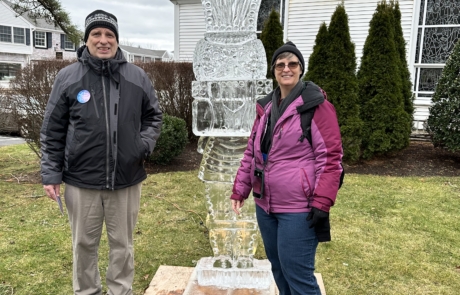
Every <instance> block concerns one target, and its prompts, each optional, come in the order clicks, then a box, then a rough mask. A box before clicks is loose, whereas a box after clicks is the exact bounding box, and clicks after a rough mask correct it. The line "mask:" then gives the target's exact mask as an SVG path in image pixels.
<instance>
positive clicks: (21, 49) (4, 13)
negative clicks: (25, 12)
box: [0, 1, 32, 54]
mask: <svg viewBox="0 0 460 295" xmlns="http://www.w3.org/2000/svg"><path fill="white" fill-rule="evenodd" d="M0 25H2V26H9V27H18V28H24V29H30V28H31V25H30V24H29V23H28V22H26V21H25V20H24V19H23V18H22V17H16V16H15V13H14V12H13V11H12V10H11V9H10V8H9V7H7V5H6V4H5V3H3V2H2V1H0ZM31 31H32V30H31ZM30 38H32V36H31V35H30ZM30 40H31V43H32V39H30ZM0 52H11V53H17V54H30V53H32V45H30V46H27V45H25V44H15V43H9V42H0Z"/></svg>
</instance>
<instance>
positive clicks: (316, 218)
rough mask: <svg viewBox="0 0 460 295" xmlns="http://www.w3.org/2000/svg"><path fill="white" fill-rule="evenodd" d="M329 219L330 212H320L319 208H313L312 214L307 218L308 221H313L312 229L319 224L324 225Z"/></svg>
mask: <svg viewBox="0 0 460 295" xmlns="http://www.w3.org/2000/svg"><path fill="white" fill-rule="evenodd" d="M328 218H329V212H326V211H323V210H319V209H318V208H315V207H313V208H311V211H310V213H309V214H308V216H307V221H310V220H311V224H310V228H313V227H315V226H316V225H317V224H318V223H320V222H321V223H322V222H323V221H325V220H326V219H328Z"/></svg>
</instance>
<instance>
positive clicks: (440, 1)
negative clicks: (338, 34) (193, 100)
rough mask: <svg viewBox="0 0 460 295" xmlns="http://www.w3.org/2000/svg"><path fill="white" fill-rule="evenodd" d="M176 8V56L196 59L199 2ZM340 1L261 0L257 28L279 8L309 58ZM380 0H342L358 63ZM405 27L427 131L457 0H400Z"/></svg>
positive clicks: (287, 33)
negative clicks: (323, 27)
mask: <svg viewBox="0 0 460 295" xmlns="http://www.w3.org/2000/svg"><path fill="white" fill-rule="evenodd" d="M170 1H171V2H172V3H173V4H175V10H174V25H175V28H174V30H175V31H174V53H175V54H174V55H175V59H177V60H189V61H191V60H192V58H193V51H194V49H195V45H196V43H197V41H198V40H200V39H201V38H203V34H204V33H205V17H204V13H203V6H202V4H201V0H170ZM341 2H342V0H262V3H261V6H260V7H261V9H260V11H259V20H258V30H259V32H260V31H261V29H262V27H261V24H263V21H264V20H265V19H266V18H267V16H268V15H269V13H270V10H271V8H272V7H274V8H275V9H277V10H278V11H280V12H281V13H280V14H281V22H282V24H283V26H284V39H285V40H290V41H292V42H294V43H295V44H296V45H297V47H298V48H299V50H300V51H301V52H302V53H303V55H304V57H305V60H306V62H308V58H309V56H310V54H311V52H312V49H313V45H314V41H315V38H316V34H317V33H318V29H319V26H320V24H321V23H322V22H326V24H329V22H330V19H331V16H332V14H333V12H334V10H335V8H336V6H337V5H338V4H340V3H341ZM378 2H380V0H343V3H344V5H345V9H346V11H347V14H348V18H349V26H350V35H351V38H352V41H353V42H354V43H355V46H356V56H357V62H358V64H359V62H360V58H361V55H362V49H363V46H364V42H365V40H366V37H367V35H368V30H369V22H370V20H371V18H372V16H373V14H374V12H375V9H376V7H377V3H378ZM399 6H400V9H401V14H402V21H401V22H402V28H403V33H404V38H405V40H406V43H407V60H408V63H409V70H410V71H411V76H412V82H413V84H414V89H413V91H414V93H415V101H414V104H415V114H414V126H415V127H416V128H417V129H423V122H424V121H425V120H426V118H427V117H428V114H429V113H428V107H429V106H430V105H431V97H432V94H433V92H434V88H435V85H436V83H437V80H438V79H439V76H440V74H441V72H442V69H443V67H444V65H445V62H446V60H447V58H448V56H449V54H450V52H451V51H452V49H453V47H454V45H455V43H456V41H457V40H458V39H459V38H460V14H459V11H460V1H459V0H399Z"/></svg>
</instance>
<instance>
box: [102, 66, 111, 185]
mask: <svg viewBox="0 0 460 295" xmlns="http://www.w3.org/2000/svg"><path fill="white" fill-rule="evenodd" d="M104 69H105V63H102V72H104ZM101 77H102V93H103V95H104V111H105V129H106V137H107V140H106V145H107V147H106V159H105V160H106V164H105V169H106V188H107V189H109V188H110V184H109V174H110V165H109V163H110V131H109V113H108V110H107V92H106V90H105V82H104V74H102V75H101Z"/></svg>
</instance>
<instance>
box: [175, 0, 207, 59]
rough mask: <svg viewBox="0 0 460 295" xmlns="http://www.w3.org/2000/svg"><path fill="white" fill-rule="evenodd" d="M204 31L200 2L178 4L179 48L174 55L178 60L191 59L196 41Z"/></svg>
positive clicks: (202, 35) (201, 37)
mask: <svg viewBox="0 0 460 295" xmlns="http://www.w3.org/2000/svg"><path fill="white" fill-rule="evenodd" d="M205 32H206V25H205V19H204V11H203V6H202V5H201V4H188V5H179V28H178V33H179V48H178V52H176V50H175V52H174V56H175V57H177V58H178V59H179V60H185V61H192V60H193V52H194V51H195V47H196V43H197V42H198V41H199V40H200V39H203V37H204V33H205Z"/></svg>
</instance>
